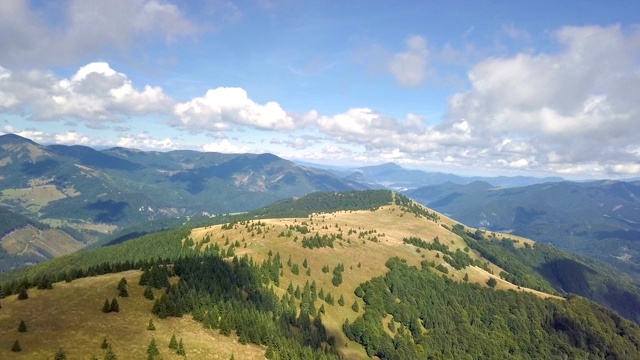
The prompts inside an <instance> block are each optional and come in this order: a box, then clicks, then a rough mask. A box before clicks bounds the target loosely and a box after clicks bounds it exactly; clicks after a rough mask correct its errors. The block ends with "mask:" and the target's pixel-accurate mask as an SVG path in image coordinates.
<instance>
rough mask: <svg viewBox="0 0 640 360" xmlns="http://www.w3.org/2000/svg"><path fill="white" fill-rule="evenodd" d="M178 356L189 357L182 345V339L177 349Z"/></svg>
mask: <svg viewBox="0 0 640 360" xmlns="http://www.w3.org/2000/svg"><path fill="white" fill-rule="evenodd" d="M176 354H178V355H183V356H184V355H187V352H186V351H185V350H184V345H183V344H182V339H180V341H179V342H178V348H177V349H176Z"/></svg>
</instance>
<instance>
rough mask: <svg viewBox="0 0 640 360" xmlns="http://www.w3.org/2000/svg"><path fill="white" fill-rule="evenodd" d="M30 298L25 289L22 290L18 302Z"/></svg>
mask: <svg viewBox="0 0 640 360" xmlns="http://www.w3.org/2000/svg"><path fill="white" fill-rule="evenodd" d="M28 298H29V293H28V292H27V289H26V288H25V287H21V288H20V293H18V300H27V299H28Z"/></svg>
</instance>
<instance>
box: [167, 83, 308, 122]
mask: <svg viewBox="0 0 640 360" xmlns="http://www.w3.org/2000/svg"><path fill="white" fill-rule="evenodd" d="M173 113H174V115H175V119H174V121H173V122H172V124H173V125H174V126H176V127H178V128H181V129H186V130H190V131H201V130H208V131H220V130H225V129H229V128H230V125H240V126H248V127H253V128H256V129H262V130H293V129H294V128H295V126H296V124H295V121H294V119H293V117H292V116H290V115H289V114H287V112H285V111H284V110H283V109H282V108H281V107H280V105H279V104H278V103H276V102H272V101H271V102H268V103H266V104H264V105H260V104H257V103H256V102H254V101H253V100H251V99H250V98H249V97H248V95H247V92H246V91H245V90H244V89H241V88H225V87H219V88H217V89H213V90H208V91H207V93H206V94H205V95H204V96H202V97H197V98H193V99H191V100H190V101H187V102H184V103H178V104H176V105H175V108H174V111H173Z"/></svg>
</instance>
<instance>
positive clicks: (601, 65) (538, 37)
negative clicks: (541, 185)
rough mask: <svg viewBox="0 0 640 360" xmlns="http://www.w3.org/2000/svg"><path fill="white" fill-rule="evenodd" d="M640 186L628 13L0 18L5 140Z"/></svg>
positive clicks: (142, 5)
mask: <svg viewBox="0 0 640 360" xmlns="http://www.w3.org/2000/svg"><path fill="white" fill-rule="evenodd" d="M4 133H15V134H18V135H21V136H24V137H27V138H29V139H32V140H34V141H36V142H39V143H42V144H66V145H86V146H91V147H94V148H98V149H103V148H110V147H115V146H120V147H127V148H136V149H140V150H153V151H170V150H177V149H189V150H198V151H208V152H224V153H264V152H269V153H273V154H276V155H278V156H281V157H283V158H285V159H289V160H294V161H307V162H312V163H317V164H324V165H333V166H351V167H354V166H368V165H376V164H381V163H386V162H395V163H397V164H400V165H402V166H404V167H407V168H413V169H422V170H427V171H444V172H449V173H455V174H461V175H487V176H493V175H529V176H562V177H564V178H567V179H592V178H601V179H603V178H608V179H616V178H629V177H637V176H640V4H639V3H638V2H637V0H631V1H621V0H613V1H595V0H585V1H580V2H574V1H557V0H553V1H543V0H539V1H518V0H513V1H498V0H495V1H481V0H476V1H471V0H459V1H408V0H407V1H391V0H389V1H381V0H369V1H364V0H349V1H343V0H327V1H303V0H246V1H233V0H209V1H205V0H193V1H192V0H182V1H173V0H92V1H85V0H54V1H44V0H42V1H27V0H3V1H1V2H0V134H4Z"/></svg>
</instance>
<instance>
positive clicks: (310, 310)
mask: <svg viewBox="0 0 640 360" xmlns="http://www.w3.org/2000/svg"><path fill="white" fill-rule="evenodd" d="M272 264H273V261H272ZM270 267H271V266H265V265H263V266H256V265H255V264H254V263H253V262H252V260H250V259H249V258H248V257H246V256H244V257H242V258H240V259H238V258H237V257H234V259H233V261H232V262H231V263H227V262H225V261H223V260H222V259H220V258H219V257H216V256H212V255H210V254H202V256H199V257H186V258H182V259H179V260H177V261H176V262H175V263H174V271H175V274H176V275H178V276H179V277H180V280H179V281H178V283H177V284H175V285H169V286H168V287H167V288H166V291H165V293H163V295H162V296H161V297H160V298H158V299H157V300H156V302H155V304H154V306H153V312H154V313H155V314H156V315H157V316H158V317H160V318H165V317H169V316H182V315H184V314H186V313H191V314H192V315H193V317H194V319H196V320H197V321H201V322H202V323H203V325H204V326H205V327H207V328H213V329H219V330H220V332H221V333H222V334H225V335H230V334H231V333H232V332H233V331H235V333H236V334H237V335H238V337H239V340H240V342H242V343H254V344H261V345H267V346H268V349H269V350H268V353H270V354H271V356H272V357H273V358H286V357H283V356H284V354H290V355H291V356H292V357H291V358H310V359H324V358H335V352H336V350H335V348H333V347H329V348H326V347H323V346H322V344H323V343H325V344H326V343H328V341H329V339H328V338H327V335H326V331H325V330H324V326H323V325H322V321H321V319H320V318H319V316H318V315H317V313H316V310H315V305H314V296H313V291H312V284H308V283H307V285H305V288H304V290H302V291H300V290H299V291H300V311H298V306H297V304H296V299H295V297H294V296H292V295H290V294H286V295H285V296H284V297H283V298H282V299H278V297H277V296H276V294H275V293H274V292H273V290H270V289H268V288H266V287H265V286H264V283H263V278H265V277H269V276H270V275H269V274H265V272H266V273H270V271H269V268H270ZM313 288H315V286H313ZM308 355H310V356H308Z"/></svg>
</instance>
